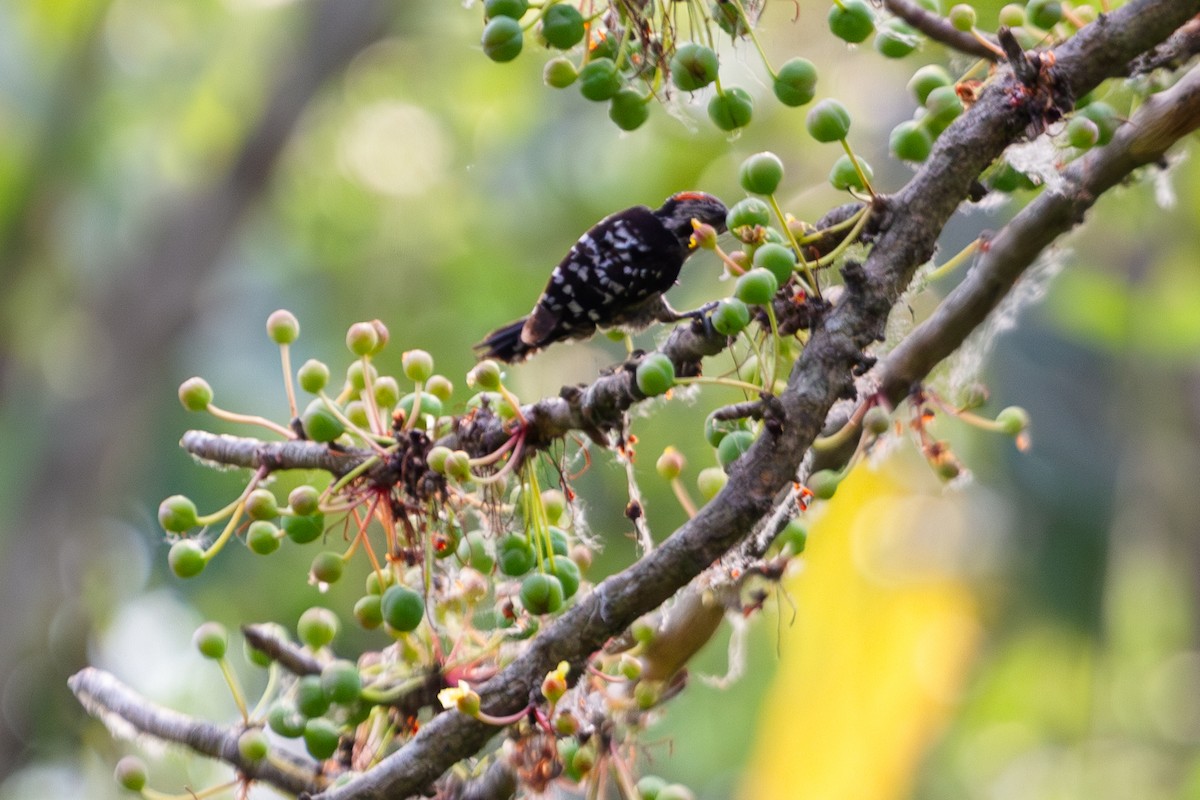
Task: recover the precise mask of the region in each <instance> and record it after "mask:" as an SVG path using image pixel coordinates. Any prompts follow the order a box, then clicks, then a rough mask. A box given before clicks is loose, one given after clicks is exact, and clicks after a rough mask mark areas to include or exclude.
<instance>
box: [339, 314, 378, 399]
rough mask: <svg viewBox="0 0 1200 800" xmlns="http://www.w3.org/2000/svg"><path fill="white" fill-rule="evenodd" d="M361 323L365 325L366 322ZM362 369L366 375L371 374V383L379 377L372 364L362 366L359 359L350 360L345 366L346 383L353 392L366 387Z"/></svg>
mask: <svg viewBox="0 0 1200 800" xmlns="http://www.w3.org/2000/svg"><path fill="white" fill-rule="evenodd" d="M363 324H364V325H365V324H367V323H363ZM377 338H378V337H377ZM364 370H365V372H366V375H370V376H371V382H372V383H374V381H375V379H376V378H377V377H379V371H378V370H377V369H375V367H374V366H373V365H371V364H367V365H366V366H365V367H364V366H363V362H362V361H361V360H356V361H352V362H351V363H350V366H348V367H346V383H348V384H350V388H351V389H353V390H354V391H355V392H361V391H362V390H363V389H365V388H367V379H366V375H364Z"/></svg>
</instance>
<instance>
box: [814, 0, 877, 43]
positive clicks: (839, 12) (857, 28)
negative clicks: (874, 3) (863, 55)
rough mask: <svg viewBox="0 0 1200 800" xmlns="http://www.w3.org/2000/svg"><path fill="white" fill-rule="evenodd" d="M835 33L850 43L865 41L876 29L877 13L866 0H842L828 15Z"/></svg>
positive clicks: (830, 28)
mask: <svg viewBox="0 0 1200 800" xmlns="http://www.w3.org/2000/svg"><path fill="white" fill-rule="evenodd" d="M826 20H827V21H828V22H829V30H830V31H832V32H833V35H834V36H836V37H838V38H839V39H842V40H844V41H846V42H848V43H850V44H857V43H858V42H862V41H865V40H866V38H867V37H868V36H870V35H871V31H873V30H874V29H875V14H874V12H873V11H872V10H871V6H870V5H869V4H868V3H867V2H866V0H842V3H841V5H838V4H836V3H835V4H834V5H833V6H832V7H831V8H830V9H829V15H828V16H827V17H826Z"/></svg>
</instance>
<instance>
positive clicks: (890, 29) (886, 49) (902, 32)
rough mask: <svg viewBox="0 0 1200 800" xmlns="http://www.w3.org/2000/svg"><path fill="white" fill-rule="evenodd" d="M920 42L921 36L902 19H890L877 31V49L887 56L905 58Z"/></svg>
mask: <svg viewBox="0 0 1200 800" xmlns="http://www.w3.org/2000/svg"><path fill="white" fill-rule="evenodd" d="M920 43H921V36H920V35H919V34H918V33H917V32H916V30H915V29H913V28H912V27H911V26H909V25H908V23H906V22H904V21H903V20H900V19H889V20H888V21H887V22H885V23H883V24H882V25H880V26H879V28H878V30H876V31H875V51H876V52H878V53H879V54H880V55H882V56H884V57H886V58H904V57H905V56H906V55H908V54H909V53H911V52H912V51H913V50H916V49H917V45H919V44H920Z"/></svg>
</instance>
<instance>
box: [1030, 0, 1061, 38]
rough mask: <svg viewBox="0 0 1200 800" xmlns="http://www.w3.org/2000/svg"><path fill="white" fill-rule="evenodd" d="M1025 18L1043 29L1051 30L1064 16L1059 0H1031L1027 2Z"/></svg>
mask: <svg viewBox="0 0 1200 800" xmlns="http://www.w3.org/2000/svg"><path fill="white" fill-rule="evenodd" d="M1025 18H1026V19H1027V20H1029V22H1031V23H1032V24H1034V25H1036V26H1037V27H1039V28H1041V29H1042V30H1044V31H1045V30H1050V29H1051V28H1053V27H1054V26H1055V25H1057V24H1058V23H1059V22H1061V21H1062V18H1063V9H1062V3H1061V2H1059V0H1029V2H1028V3H1026V4H1025Z"/></svg>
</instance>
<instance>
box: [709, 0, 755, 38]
mask: <svg viewBox="0 0 1200 800" xmlns="http://www.w3.org/2000/svg"><path fill="white" fill-rule="evenodd" d="M709 12H710V16H711V17H712V18H713V21H714V22H716V23H717V27H718V28H720V29H721V30H723V31H725V32H726V33H727V34H729V35H730V36H732V37H733V38H734V39H737V38H740V37H742V36H745V35H746V33H747V32H748V31H749V30H750V27H749V25H748V24H747V22H746V18H745V16H744V15H743V14H742V12H741V9H739V8H738V6H736V5H735V4H734V3H732V2H730V0H716V2H715V3H713V4H712V7H711V8H710V9H709Z"/></svg>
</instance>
